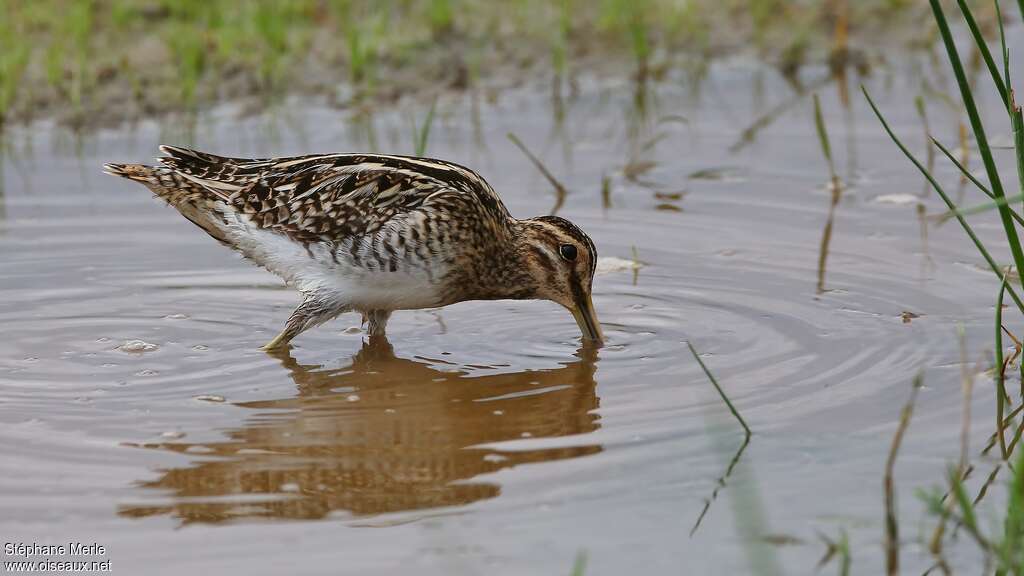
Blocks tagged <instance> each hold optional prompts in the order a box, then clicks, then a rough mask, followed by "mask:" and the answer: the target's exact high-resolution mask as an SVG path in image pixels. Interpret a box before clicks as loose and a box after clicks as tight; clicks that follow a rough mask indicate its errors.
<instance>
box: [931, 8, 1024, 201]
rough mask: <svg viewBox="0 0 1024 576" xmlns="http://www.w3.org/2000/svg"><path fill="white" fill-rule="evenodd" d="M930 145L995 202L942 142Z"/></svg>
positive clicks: (933, 141)
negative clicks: (935, 147)
mask: <svg viewBox="0 0 1024 576" xmlns="http://www.w3.org/2000/svg"><path fill="white" fill-rule="evenodd" d="M1021 1H1022V2H1024V0H1021ZM932 143H934V144H935V145H936V146H938V147H939V150H942V153H943V154H945V155H946V158H949V161H950V162H952V163H953V165H954V166H956V167H957V169H958V170H960V173H961V174H963V175H964V177H965V178H967V179H968V180H970V181H971V183H972V184H974V185H975V186H977V187H978V190H981V191H982V192H984V193H985V196H988V197H989V198H992V199H993V200H995V198H996V195H995V194H993V193H992V191H991V190H989V189H988V186H985V185H984V184H982V183H981V181H980V180H978V179H977V178H975V177H974V174H971V172H970V170H968V169H967V168H966V167H965V166H964V165H963V164H961V163H960V161H959V160H957V159H956V158H955V157H954V156H953V153H952V152H950V151H949V149H948V148H946V147H945V146H943V145H942V142H939V141H938V140H936V139H935V138H932ZM993 208H994V206H993Z"/></svg>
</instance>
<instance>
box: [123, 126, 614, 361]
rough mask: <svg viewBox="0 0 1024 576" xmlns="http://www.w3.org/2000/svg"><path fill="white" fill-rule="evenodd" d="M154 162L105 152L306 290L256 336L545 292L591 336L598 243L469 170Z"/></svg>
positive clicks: (418, 161)
mask: <svg viewBox="0 0 1024 576" xmlns="http://www.w3.org/2000/svg"><path fill="white" fill-rule="evenodd" d="M160 150H161V151H162V152H164V153H165V154H167V156H164V157H161V158H159V161H160V163H161V166H145V165H141V164H106V165H104V169H105V171H106V172H107V173H108V174H113V175H115V176H122V177H124V178H128V179H130V180H135V181H137V182H141V183H142V184H144V185H145V186H146V187H148V188H149V189H150V190H152V191H153V192H154V193H155V194H156V195H157V196H159V197H160V198H162V199H163V200H165V201H166V202H167V203H168V204H170V205H171V206H173V207H174V208H176V209H177V210H178V212H180V213H181V215H182V216H184V217H185V218H188V219H189V220H190V221H192V223H193V224H195V225H197V226H199V227H200V228H202V229H203V230H205V231H206V233H207V234H209V235H210V236H212V237H213V238H215V239H217V240H218V241H220V242H221V243H222V244H225V245H227V246H229V247H231V248H234V249H235V250H237V251H239V252H241V253H242V254H243V255H244V256H245V257H247V258H249V259H250V260H252V261H254V262H256V263H257V264H259V265H261V266H263V267H264V268H266V269H268V270H270V271H271V272H274V273H275V274H277V275H278V276H280V277H281V278H283V279H284V281H285V282H286V283H287V284H288V285H289V286H292V287H294V288H295V289H297V290H298V291H299V292H300V293H302V302H301V303H300V304H299V306H298V307H297V308H296V309H295V311H294V312H292V315H291V317H290V318H289V319H288V322H287V324H286V325H285V328H284V330H282V331H281V333H280V334H278V335H277V337H276V338H274V339H273V340H271V341H270V342H269V343H268V344H267V345H266V346H264V348H266V349H274V348H279V347H283V346H285V345H287V344H288V342H289V341H291V340H292V339H293V338H295V337H296V336H298V335H299V334H300V333H302V332H303V331H304V330H306V329H308V328H311V327H313V326H316V325H318V324H321V323H323V322H326V321H327V320H330V319H332V318H334V317H335V316H337V315H339V314H341V313H343V312H348V311H358V312H361V313H362V315H363V322H364V323H367V324H368V325H367V332H368V333H369V334H370V335H383V334H384V329H385V326H386V324H387V321H388V318H389V317H390V316H391V312H392V311H394V310H412V309H420V308H435V307H440V306H446V305H448V304H453V303H455V302H462V301H464V300H497V299H506V298H508V299H518V300H524V299H543V300H552V301H554V302H556V303H558V304H561V305H562V306H564V307H565V308H567V309H568V310H569V311H570V312H572V315H573V316H574V317H575V319H576V322H577V323H578V324H579V327H580V330H581V331H582V332H583V337H584V339H587V340H592V341H596V342H600V341H601V339H602V334H601V326H600V324H598V321H597V315H596V313H595V311H594V304H593V301H592V300H591V283H592V281H593V277H594V267H595V264H596V262H597V250H596V249H595V248H594V243H593V241H592V240H591V239H590V237H589V236H587V235H586V234H585V233H583V231H582V230H580V229H579V228H578V227H576V226H575V225H573V224H572V223H571V222H569V221H568V220H565V219H563V218H558V217H555V216H540V217H537V218H527V219H525V220H518V219H516V218H513V217H512V215H511V214H510V213H509V211H508V209H507V208H505V205H504V204H503V203H502V202H501V199H500V198H498V195H497V193H495V191H494V189H493V188H491V186H490V185H489V184H487V182H486V181H484V179H483V178H481V177H480V176H479V175H478V174H477V173H476V172H473V171H472V170H470V169H468V168H465V167H463V166H459V165H458V164H453V163H451V162H445V161H442V160H434V159H428V158H413V157H406V156H386V155H376V154H321V155H311V156H296V157H291V158H269V159H243V158H225V157H222V156H215V155H213V154H206V153H203V152H197V151H195V150H188V149H186V148H178V147H175V146H161V147H160Z"/></svg>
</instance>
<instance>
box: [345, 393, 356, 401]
mask: <svg viewBox="0 0 1024 576" xmlns="http://www.w3.org/2000/svg"><path fill="white" fill-rule="evenodd" d="M345 400H348V401H349V402H359V394H349V395H348V396H345Z"/></svg>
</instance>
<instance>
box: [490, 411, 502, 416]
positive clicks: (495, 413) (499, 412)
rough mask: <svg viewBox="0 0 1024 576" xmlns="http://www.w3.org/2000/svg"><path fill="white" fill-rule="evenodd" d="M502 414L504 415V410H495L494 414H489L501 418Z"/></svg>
mask: <svg viewBox="0 0 1024 576" xmlns="http://www.w3.org/2000/svg"><path fill="white" fill-rule="evenodd" d="M504 413H505V411H504V410H495V411H494V412H491V414H494V415H495V416H501V415H503V414H504Z"/></svg>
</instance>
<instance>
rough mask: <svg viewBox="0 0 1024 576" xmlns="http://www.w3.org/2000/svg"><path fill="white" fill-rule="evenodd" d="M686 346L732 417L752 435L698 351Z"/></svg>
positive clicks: (691, 345)
mask: <svg viewBox="0 0 1024 576" xmlns="http://www.w3.org/2000/svg"><path fill="white" fill-rule="evenodd" d="M686 345H687V346H689V347H690V353H691V354H693V358H694V359H695V360H697V364H700V368H701V370H703V371H704V374H706V375H707V377H708V380H711V383H712V384H713V385H714V386H715V390H718V395H719V396H721V397H722V400H725V405H726V406H728V407H729V412H732V415H733V416H735V417H736V419H737V420H739V422H740V426H743V431H744V432H746V433H747V436H748V437H749V436H750V434H751V432H750V426H747V422H746V421H745V420H744V419H743V416H740V413H739V412H738V411H737V410H736V407H735V406H733V405H732V402H731V401H730V400H729V397H728V396H726V395H725V391H724V390H722V387H721V386H719V385H718V380H716V379H715V376H714V375H713V374H712V373H711V371H710V370H708V367H707V366H705V365H704V361H703V360H701V359H700V355H699V354H697V350H695V349H694V348H693V344H691V343H690V342H687V343H686Z"/></svg>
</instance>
